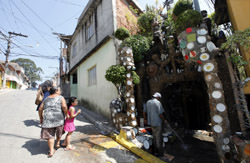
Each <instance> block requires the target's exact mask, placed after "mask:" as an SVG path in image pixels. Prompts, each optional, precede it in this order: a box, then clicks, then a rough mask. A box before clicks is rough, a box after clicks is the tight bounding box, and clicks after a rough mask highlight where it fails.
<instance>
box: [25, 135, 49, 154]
mask: <svg viewBox="0 0 250 163" xmlns="http://www.w3.org/2000/svg"><path fill="white" fill-rule="evenodd" d="M22 148H26V149H27V150H28V151H29V152H30V153H31V155H39V154H47V153H48V150H49V148H48V144H47V142H46V141H41V140H40V139H32V140H28V141H26V142H25V144H24V145H23V146H22Z"/></svg>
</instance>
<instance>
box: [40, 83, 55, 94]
mask: <svg viewBox="0 0 250 163" xmlns="http://www.w3.org/2000/svg"><path fill="white" fill-rule="evenodd" d="M52 86H53V82H52V81H51V80H46V81H45V82H43V83H42V84H41V87H42V90H43V93H44V92H46V91H48V88H49V87H52Z"/></svg>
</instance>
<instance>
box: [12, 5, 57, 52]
mask: <svg viewBox="0 0 250 163" xmlns="http://www.w3.org/2000/svg"><path fill="white" fill-rule="evenodd" d="M11 2H12V3H13V4H14V6H15V7H16V8H17V10H18V11H19V12H20V13H21V14H22V15H23V16H24V18H25V19H26V20H27V21H28V22H29V24H30V25H31V26H32V27H33V28H34V29H35V31H36V32H37V33H38V34H39V35H40V36H41V37H42V38H43V39H44V40H45V41H46V43H47V44H48V45H49V46H50V47H51V48H52V49H53V50H55V51H56V52H57V53H59V52H58V50H56V49H55V47H54V46H52V45H51V44H50V43H49V41H48V40H47V39H46V38H45V37H44V36H43V35H41V33H40V32H39V30H38V29H37V28H36V27H35V26H34V25H33V24H32V22H31V21H30V20H29V19H28V18H27V17H26V16H25V15H24V13H23V12H22V11H21V10H20V9H19V8H18V6H17V5H16V3H15V2H14V1H13V0H11Z"/></svg>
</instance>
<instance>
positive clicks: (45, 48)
mask: <svg viewBox="0 0 250 163" xmlns="http://www.w3.org/2000/svg"><path fill="white" fill-rule="evenodd" d="M157 1H158V3H156V0H137V2H138V3H139V5H140V6H141V7H142V8H143V9H144V8H145V6H146V4H148V5H154V6H156V4H158V6H160V5H161V6H162V5H163V2H164V0H157ZM175 1H176V0H175ZM199 1H203V0H199ZM87 3H88V0H0V60H5V59H6V57H5V55H4V53H5V51H6V48H7V41H6V39H5V38H4V36H2V35H1V32H2V33H3V34H5V35H6V36H8V32H15V33H21V34H23V35H27V36H28V37H20V36H15V37H12V38H11V41H12V43H11V49H10V57H9V61H10V60H13V59H17V58H28V59H31V60H32V61H34V62H35V64H36V65H37V67H41V68H42V69H43V71H44V74H41V76H42V78H43V80H47V79H48V78H51V77H53V76H54V74H56V73H57V72H58V71H59V55H60V49H59V48H60V40H59V39H58V37H57V36H56V35H55V34H53V33H62V34H66V35H71V34H72V33H73V32H74V30H75V27H76V25H77V20H78V17H79V16H80V14H81V13H82V11H83V10H84V7H85V6H86V4H87ZM202 5H204V4H202ZM202 5H201V8H202ZM203 7H204V6H203Z"/></svg>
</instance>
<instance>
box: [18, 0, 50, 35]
mask: <svg viewBox="0 0 250 163" xmlns="http://www.w3.org/2000/svg"><path fill="white" fill-rule="evenodd" d="M21 2H22V3H23V4H24V5H25V6H26V7H27V8H28V9H29V10H30V11H31V12H32V13H33V14H34V15H36V16H37V17H38V18H39V19H40V20H41V21H42V22H43V23H44V24H45V25H46V26H48V27H49V29H50V30H51V31H54V29H53V28H52V27H51V26H50V25H49V24H48V23H46V22H45V21H44V20H43V19H42V18H41V17H40V16H39V15H38V14H37V13H36V12H35V11H34V10H33V9H32V8H31V7H29V6H28V5H27V4H26V3H25V2H24V1H23V0H21Z"/></svg>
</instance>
